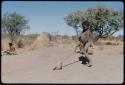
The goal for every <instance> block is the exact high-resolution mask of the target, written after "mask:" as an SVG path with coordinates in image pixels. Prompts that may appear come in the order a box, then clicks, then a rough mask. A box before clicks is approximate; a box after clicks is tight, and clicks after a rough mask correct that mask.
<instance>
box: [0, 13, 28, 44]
mask: <svg viewBox="0 0 125 85" xmlns="http://www.w3.org/2000/svg"><path fill="white" fill-rule="evenodd" d="M27 24H28V20H26V19H25V17H24V16H21V15H20V14H17V13H16V12H14V13H10V14H8V13H6V14H4V15H3V16H2V31H3V32H5V33H7V34H8V35H9V36H8V37H9V39H10V40H11V42H12V43H13V42H15V40H16V37H17V36H20V35H21V33H23V32H25V31H26V30H27V29H29V26H28V25H27Z"/></svg>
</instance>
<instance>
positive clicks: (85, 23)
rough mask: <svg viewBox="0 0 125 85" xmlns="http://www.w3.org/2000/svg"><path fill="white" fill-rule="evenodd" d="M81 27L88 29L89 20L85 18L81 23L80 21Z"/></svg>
mask: <svg viewBox="0 0 125 85" xmlns="http://www.w3.org/2000/svg"><path fill="white" fill-rule="evenodd" d="M82 27H83V29H88V28H89V22H88V21H87V20H85V21H84V22H83V23H82Z"/></svg>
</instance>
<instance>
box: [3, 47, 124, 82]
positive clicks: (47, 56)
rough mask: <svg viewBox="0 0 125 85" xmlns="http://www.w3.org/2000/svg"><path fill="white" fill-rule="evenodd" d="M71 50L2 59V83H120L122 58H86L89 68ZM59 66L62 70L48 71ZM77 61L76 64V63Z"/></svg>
mask: <svg viewBox="0 0 125 85" xmlns="http://www.w3.org/2000/svg"><path fill="white" fill-rule="evenodd" d="M80 56H81V55H79V54H76V53H73V50H72V49H71V48H64V47H61V46H60V47H57V46H52V47H50V48H44V49H39V50H35V51H31V52H28V53H25V54H19V55H14V56H2V65H1V66H2V73H1V74H2V75H1V76H2V82H3V83H84V84H85V83H122V82H123V54H119V55H108V54H107V55H106V54H97V52H95V53H94V54H93V55H90V57H91V59H92V61H93V66H92V67H87V66H86V65H84V64H81V61H78V60H79V57H80ZM65 57H69V58H68V59H67V60H65V61H64V62H63V65H64V67H63V69H62V70H55V71H54V70H52V68H53V67H54V65H55V64H56V63H57V62H58V61H60V60H62V59H64V58H65ZM77 61H78V62H77Z"/></svg>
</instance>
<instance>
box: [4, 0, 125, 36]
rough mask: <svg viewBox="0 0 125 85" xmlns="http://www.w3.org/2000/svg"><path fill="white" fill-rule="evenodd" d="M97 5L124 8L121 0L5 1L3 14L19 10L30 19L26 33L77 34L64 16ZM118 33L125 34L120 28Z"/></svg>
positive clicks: (18, 11)
mask: <svg viewBox="0 0 125 85" xmlns="http://www.w3.org/2000/svg"><path fill="white" fill-rule="evenodd" d="M97 5H105V6H106V7H109V8H115V9H117V10H123V6H124V4H123V3H122V2H120V1H112V2H111V1H3V2H2V14H4V13H6V12H8V13H12V12H17V13H19V14H21V15H23V16H25V17H26V18H27V19H29V25H30V30H29V31H27V32H26V33H25V34H35V33H39V34H40V33H42V32H50V33H55V32H58V33H59V34H62V35H65V34H66V35H76V33H75V30H74V29H73V28H72V27H70V26H68V25H67V24H66V22H65V21H64V17H65V16H67V15H68V14H69V13H71V12H74V11H77V10H86V9H88V8H91V7H96V6H97ZM117 34H123V30H120V31H119V32H117V33H116V35H117Z"/></svg>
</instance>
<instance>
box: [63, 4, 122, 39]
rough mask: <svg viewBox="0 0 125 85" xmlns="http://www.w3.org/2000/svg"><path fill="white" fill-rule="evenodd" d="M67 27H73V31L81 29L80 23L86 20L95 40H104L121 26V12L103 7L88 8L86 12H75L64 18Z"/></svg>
mask: <svg viewBox="0 0 125 85" xmlns="http://www.w3.org/2000/svg"><path fill="white" fill-rule="evenodd" d="M64 20H65V21H66V23H67V25H69V26H71V27H73V28H74V29H75V30H76V29H77V30H78V29H80V28H81V26H80V25H81V23H82V22H83V21H84V20H88V21H89V23H90V29H91V31H92V32H95V33H96V34H98V36H97V37H96V40H98V39H99V38H102V37H103V38H106V37H108V36H110V35H113V34H114V33H115V32H116V31H118V30H119V27H120V26H123V25H121V24H123V11H117V10H115V9H110V8H106V7H105V6H97V7H96V8H89V9H87V10H86V11H84V12H83V11H77V12H73V13H71V14H69V15H68V16H66V17H65V18H64Z"/></svg>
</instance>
